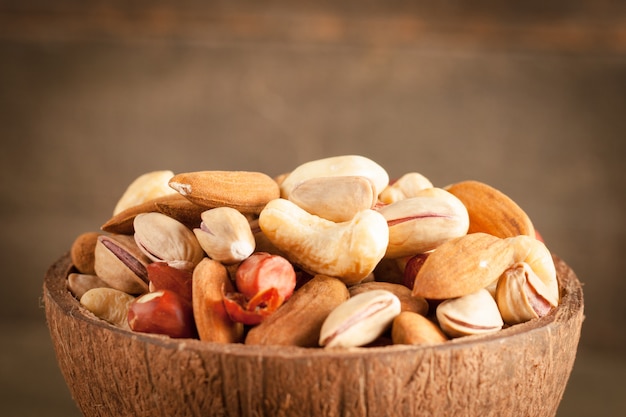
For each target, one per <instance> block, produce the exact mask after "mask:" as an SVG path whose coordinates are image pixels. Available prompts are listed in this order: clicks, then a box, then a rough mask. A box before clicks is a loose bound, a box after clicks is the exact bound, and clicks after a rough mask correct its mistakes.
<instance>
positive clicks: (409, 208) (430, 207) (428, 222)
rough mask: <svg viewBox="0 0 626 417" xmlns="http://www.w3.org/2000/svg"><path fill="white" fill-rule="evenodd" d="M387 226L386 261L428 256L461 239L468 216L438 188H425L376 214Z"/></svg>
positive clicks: (454, 200) (460, 205)
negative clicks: (458, 238) (416, 255)
mask: <svg viewBox="0 0 626 417" xmlns="http://www.w3.org/2000/svg"><path fill="white" fill-rule="evenodd" d="M378 212H379V213H380V214H382V215H383V216H384V217H385V219H386V220H387V223H388V225H389V245H388V246H387V252H386V253H385V257H386V258H400V257H403V256H409V255H415V254H418V253H424V252H428V251H430V250H433V249H435V248H437V247H438V246H439V245H441V244H442V243H443V242H445V241H447V240H450V239H452V238H455V237H459V236H463V235H465V234H466V233H467V229H468V227H469V216H468V214H467V209H466V208H465V206H464V205H463V203H462V202H461V201H460V200H459V199H458V198H456V197H455V196H454V195H452V194H450V193H449V192H447V191H445V190H443V189H441V188H434V187H431V188H427V189H424V190H422V191H420V192H418V193H417V195H416V196H415V197H411V198H406V199H403V200H400V201H397V202H395V203H392V204H389V205H387V206H384V207H382V208H380V209H379V210H378Z"/></svg>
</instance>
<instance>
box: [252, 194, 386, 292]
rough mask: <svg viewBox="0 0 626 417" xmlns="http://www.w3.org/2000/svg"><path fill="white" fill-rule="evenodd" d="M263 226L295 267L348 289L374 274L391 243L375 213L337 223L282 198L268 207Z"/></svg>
mask: <svg viewBox="0 0 626 417" xmlns="http://www.w3.org/2000/svg"><path fill="white" fill-rule="evenodd" d="M259 226H260V227H261V230H262V231H263V233H264V234H265V236H267V238H268V239H269V240H270V241H271V242H272V244H274V245H275V246H276V247H277V248H278V249H280V250H281V251H283V252H284V253H285V254H286V256H287V257H288V259H289V260H290V261H291V262H293V263H294V264H296V265H299V266H300V267H302V268H303V269H304V270H306V271H308V272H311V273H313V274H322V275H329V276H333V277H337V278H339V279H341V280H342V281H343V282H344V283H346V284H348V285H350V284H355V283H357V282H359V281H361V280H362V279H363V278H365V277H366V276H368V275H369V274H370V273H371V272H372V271H373V270H374V268H375V267H376V265H377V264H378V262H379V261H380V260H381V259H382V257H383V255H384V254H385V250H386V249H387V243H388V239H389V228H388V227H387V222H386V221H385V218H384V217H383V216H382V215H381V214H380V213H378V212H376V211H374V210H363V211H361V212H359V213H357V214H356V215H355V216H354V218H353V219H352V220H350V221H348V222H343V223H334V222H331V221H329V220H325V219H322V218H321V217H318V216H314V215H311V214H309V213H307V212H306V211H304V210H303V209H301V208H300V207H298V206H297V205H295V204H294V203H292V202H290V201H289V200H285V199H282V198H280V199H276V200H273V201H270V202H269V203H268V204H267V205H266V206H265V208H264V209H263V211H262V212H261V214H260V217H259Z"/></svg>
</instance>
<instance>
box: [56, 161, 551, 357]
mask: <svg viewBox="0 0 626 417" xmlns="http://www.w3.org/2000/svg"><path fill="white" fill-rule="evenodd" d="M536 236H537V235H536V232H535V230H534V227H533V224H532V222H531V220H530V219H529V218H528V216H527V214H526V213H525V212H524V211H523V210H522V209H521V208H520V207H519V206H518V205H517V204H516V203H515V202H514V201H513V200H511V199H510V198H509V197H507V196H506V195H505V194H503V193H502V192H500V191H499V190H496V189H495V188H493V187H491V186H489V185H487V184H484V183H481V182H477V181H462V182H458V183H455V184H451V185H449V186H446V187H442V188H440V187H435V186H433V184H432V183H431V182H430V180H428V179H427V178H426V177H425V176H423V175H422V174H419V173H416V172H410V173H406V174H405V175H403V176H402V177H400V178H398V179H397V180H396V181H393V182H390V180H389V176H388V174H387V172H386V170H385V169H384V168H383V167H381V166H380V165H378V164H377V163H376V162H374V161H372V160H371V159H369V158H366V157H363V156H358V155H344V156H337V157H331V158H325V159H320V160H315V161H310V162H307V163H305V164H302V165H300V166H297V167H295V168H294V169H293V170H292V171H290V172H288V173H286V174H283V175H282V176H280V177H277V178H275V179H274V178H271V177H269V176H267V175H266V174H263V173H259V172H245V171H199V172H189V173H181V174H176V175H175V174H174V173H172V172H171V171H156V172H152V173H146V174H144V175H142V176H140V177H139V178H137V179H136V180H135V181H134V182H132V183H131V184H130V185H129V186H128V188H127V190H126V191H125V192H124V194H123V195H122V197H121V198H120V200H119V201H118V203H117V204H116V205H115V209H114V213H113V216H112V217H111V218H110V219H109V220H107V221H106V222H105V223H104V224H103V225H102V227H101V231H100V232H88V233H85V234H83V235H80V236H79V237H77V238H76V240H75V242H74V244H73V246H72V248H71V252H70V253H71V257H72V261H73V263H74V266H75V269H76V272H74V273H72V274H71V277H70V279H68V288H69V290H70V291H71V292H72V294H74V295H75V296H76V297H77V298H78V299H79V300H80V302H81V304H83V305H84V306H85V307H86V308H87V309H88V310H90V311H91V312H92V313H94V314H95V315H97V316H98V317H100V318H102V319H104V320H108V321H110V322H111V323H113V324H115V325H117V326H120V327H125V328H129V329H130V330H132V331H136V332H146V333H159V334H164V335H168V336H170V337H176V338H178V337H184V338H189V337H191V338H199V339H200V340H203V341H210V342H219V343H247V344H274V345H296V346H304V347H319V346H323V347H327V348H332V347H353V346H372V345H381V344H389V343H396V344H418V343H443V342H445V341H446V340H448V339H449V338H455V337H462V336H466V335H471V334H483V333H490V332H496V331H498V330H500V329H502V328H503V327H505V326H510V325H515V324H517V323H521V322H524V321H528V320H532V319H534V318H538V317H541V316H544V315H546V314H548V313H549V312H550V311H551V310H552V309H553V308H555V307H556V306H557V305H558V303H559V287H558V283H557V278H556V271H555V267H554V263H553V260H552V256H551V254H550V251H549V250H548V249H547V247H546V246H545V244H544V243H543V242H542V241H541V240H539V239H537V238H536ZM120 317H121V319H120Z"/></svg>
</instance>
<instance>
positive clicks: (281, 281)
mask: <svg viewBox="0 0 626 417" xmlns="http://www.w3.org/2000/svg"><path fill="white" fill-rule="evenodd" d="M235 286H236V287H237V290H238V292H226V293H224V306H225V307H226V311H227V312H228V315H229V316H230V317H231V318H232V319H233V320H234V321H237V322H240V323H243V324H248V325H257V324H259V323H261V322H262V321H263V320H264V319H266V318H267V317H269V316H271V315H272V314H273V313H274V312H275V311H276V309H278V308H279V307H280V306H281V305H282V304H283V302H285V300H287V299H289V297H291V295H292V294H293V291H294V288H295V286H296V272H295V270H294V269H293V266H292V265H291V263H289V261H288V260H287V259H285V258H283V257H282V256H278V255H271V254H269V253H266V252H257V253H254V254H252V255H251V256H250V257H249V258H247V259H246V260H245V261H243V262H242V263H241V264H240V265H239V268H237V271H236V272H235Z"/></svg>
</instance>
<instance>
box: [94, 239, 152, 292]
mask: <svg viewBox="0 0 626 417" xmlns="http://www.w3.org/2000/svg"><path fill="white" fill-rule="evenodd" d="M148 263H150V259H148V257H147V256H146V255H145V254H144V253H143V252H142V251H141V250H140V249H139V248H138V247H137V244H136V243H135V240H134V239H133V237H132V236H128V235H109V236H107V235H102V236H100V237H98V242H97V243H96V249H95V263H94V269H95V271H96V275H98V277H100V279H102V280H103V281H104V282H106V283H107V284H108V285H109V286H111V288H115V289H117V290H120V291H124V292H126V293H128V294H143V293H145V292H148V272H147V270H146V266H147V265H148Z"/></svg>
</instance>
